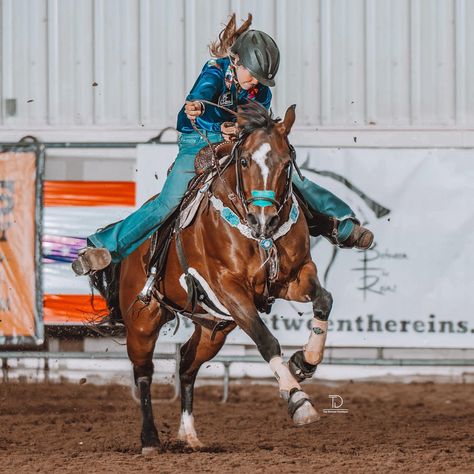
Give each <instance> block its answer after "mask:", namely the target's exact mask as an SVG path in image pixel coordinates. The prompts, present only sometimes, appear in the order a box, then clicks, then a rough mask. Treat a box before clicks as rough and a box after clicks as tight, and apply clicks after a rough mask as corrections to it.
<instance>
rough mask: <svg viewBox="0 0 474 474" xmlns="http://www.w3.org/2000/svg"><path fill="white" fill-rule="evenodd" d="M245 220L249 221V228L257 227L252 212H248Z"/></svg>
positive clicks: (256, 221)
mask: <svg viewBox="0 0 474 474" xmlns="http://www.w3.org/2000/svg"><path fill="white" fill-rule="evenodd" d="M247 220H248V221H249V224H250V225H251V226H256V225H258V219H257V218H256V217H255V214H253V213H252V212H249V213H248V215H247Z"/></svg>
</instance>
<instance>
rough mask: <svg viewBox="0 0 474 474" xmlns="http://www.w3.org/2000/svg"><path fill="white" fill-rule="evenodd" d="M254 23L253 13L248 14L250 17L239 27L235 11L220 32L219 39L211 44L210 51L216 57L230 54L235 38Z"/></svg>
mask: <svg viewBox="0 0 474 474" xmlns="http://www.w3.org/2000/svg"><path fill="white" fill-rule="evenodd" d="M251 24H252V14H251V13H249V14H248V18H247V19H246V20H245V21H244V22H243V23H242V25H241V26H240V28H239V29H237V22H236V19H235V13H233V14H232V15H231V17H230V19H229V21H228V22H227V25H225V27H224V28H223V30H222V31H221V32H220V33H219V39H217V40H216V41H213V42H212V43H211V44H210V45H209V52H210V53H211V56H212V57H214V58H225V57H227V56H229V54H230V47H231V46H232V45H233V44H234V42H235V40H236V39H237V38H238V37H239V36H240V35H241V34H242V33H244V32H245V31H247V30H248V29H249V28H250V25H251Z"/></svg>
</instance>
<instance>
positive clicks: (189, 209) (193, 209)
mask: <svg viewBox="0 0 474 474" xmlns="http://www.w3.org/2000/svg"><path fill="white" fill-rule="evenodd" d="M227 159H228V155H226V156H223V157H221V158H220V159H219V163H220V164H222V163H224V162H225V161H226V160H227ZM216 175H217V172H216V171H212V172H211V173H209V176H207V177H206V179H205V180H204V181H203V183H202V186H201V188H200V189H199V191H198V192H197V193H196V194H195V195H194V196H193V198H192V199H191V200H190V202H189V204H188V205H187V206H186V207H185V208H184V209H183V210H182V211H181V213H180V215H179V228H180V229H185V228H186V227H188V226H189V225H190V224H191V222H192V221H193V219H194V217H195V215H196V213H197V210H198V209H199V206H200V204H201V202H202V199H203V198H204V196H205V194H206V192H207V190H208V189H209V187H210V186H211V184H212V181H214V178H215V177H216Z"/></svg>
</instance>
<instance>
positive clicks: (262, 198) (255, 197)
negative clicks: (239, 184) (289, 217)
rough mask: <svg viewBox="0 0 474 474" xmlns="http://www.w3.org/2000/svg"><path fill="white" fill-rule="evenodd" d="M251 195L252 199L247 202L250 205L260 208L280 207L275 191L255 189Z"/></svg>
mask: <svg viewBox="0 0 474 474" xmlns="http://www.w3.org/2000/svg"><path fill="white" fill-rule="evenodd" d="M251 193H252V197H251V198H250V199H248V200H247V203H248V204H253V205H254V206H259V207H267V206H278V202H277V201H276V200H275V191H268V190H259V189H254V190H252V191H251Z"/></svg>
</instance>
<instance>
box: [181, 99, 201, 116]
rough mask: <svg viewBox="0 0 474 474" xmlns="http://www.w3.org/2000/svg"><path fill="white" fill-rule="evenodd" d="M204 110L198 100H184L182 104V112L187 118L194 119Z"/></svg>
mask: <svg viewBox="0 0 474 474" xmlns="http://www.w3.org/2000/svg"><path fill="white" fill-rule="evenodd" d="M203 112H204V106H203V104H202V102H199V101H198V100H195V101H192V102H191V101H186V104H185V105H184V113H185V114H186V117H188V119H189V120H191V121H194V120H196V117H199V116H200V115H201V114H202V113H203Z"/></svg>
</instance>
